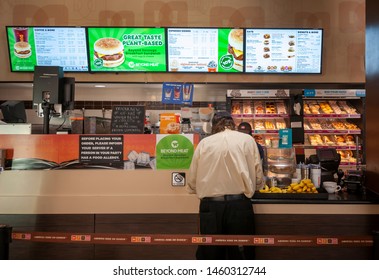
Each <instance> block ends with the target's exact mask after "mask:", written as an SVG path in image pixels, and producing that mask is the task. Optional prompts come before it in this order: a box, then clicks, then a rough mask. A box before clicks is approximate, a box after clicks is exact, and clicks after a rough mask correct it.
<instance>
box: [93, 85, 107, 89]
mask: <svg viewBox="0 0 379 280" xmlns="http://www.w3.org/2000/svg"><path fill="white" fill-rule="evenodd" d="M95 87H98V88H104V87H105V85H95Z"/></svg>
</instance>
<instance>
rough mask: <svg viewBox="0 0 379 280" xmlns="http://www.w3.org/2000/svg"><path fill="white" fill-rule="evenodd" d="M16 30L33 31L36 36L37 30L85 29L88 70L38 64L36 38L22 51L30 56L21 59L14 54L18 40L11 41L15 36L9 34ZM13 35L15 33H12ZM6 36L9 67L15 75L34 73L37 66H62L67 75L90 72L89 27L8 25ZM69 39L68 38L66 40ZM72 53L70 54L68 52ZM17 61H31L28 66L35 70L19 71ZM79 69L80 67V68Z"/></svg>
mask: <svg viewBox="0 0 379 280" xmlns="http://www.w3.org/2000/svg"><path fill="white" fill-rule="evenodd" d="M14 28H21V29H28V31H27V32H29V30H30V29H33V34H34V30H35V29H38V28H44V29H49V28H54V29H64V28H71V29H83V32H84V37H83V41H84V44H85V45H84V47H85V56H86V63H87V65H86V66H87V69H85V70H72V69H71V70H70V69H67V68H66V67H65V66H64V65H45V64H37V58H36V51H35V49H33V48H35V47H36V46H35V41H34V38H33V44H28V46H27V47H26V49H21V51H23V52H30V53H29V54H26V55H24V54H21V55H20V56H19V57H17V56H16V55H15V54H14V50H15V48H14V41H16V39H15V38H14V39H12V40H10V37H13V36H14V35H13V34H9V32H11V31H9V30H11V29H14ZM12 33H13V32H12ZM5 34H6V37H7V49H8V58H9V67H10V70H11V72H15V73H28V72H34V67H35V66H61V67H63V68H64V72H67V73H88V72H89V62H88V44H87V27H86V26H40V25H36V26H35V25H7V26H5ZM66 39H67V38H66ZM68 53H70V52H68ZM15 59H29V61H27V62H28V63H30V64H29V65H28V67H31V66H33V69H30V70H28V69H26V70H22V69H21V70H17V69H15V68H14V67H13V63H15V64H16V63H17V61H15ZM78 67H79V66H78Z"/></svg>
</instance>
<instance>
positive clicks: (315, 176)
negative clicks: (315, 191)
mask: <svg viewBox="0 0 379 280" xmlns="http://www.w3.org/2000/svg"><path fill="white" fill-rule="evenodd" d="M311 180H312V183H313V185H314V186H315V187H316V188H319V187H320V185H321V166H320V165H319V164H313V165H312V166H311Z"/></svg>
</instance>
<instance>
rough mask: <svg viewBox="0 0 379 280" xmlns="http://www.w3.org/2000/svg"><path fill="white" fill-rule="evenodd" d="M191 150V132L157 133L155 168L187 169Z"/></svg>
mask: <svg viewBox="0 0 379 280" xmlns="http://www.w3.org/2000/svg"><path fill="white" fill-rule="evenodd" d="M193 152H194V145H193V135H192V134H171V135H167V134H159V135H157V145H156V162H157V169H188V168H189V167H190V165H191V161H192V157H193Z"/></svg>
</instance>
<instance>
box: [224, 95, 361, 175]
mask: <svg viewBox="0 0 379 280" xmlns="http://www.w3.org/2000/svg"><path fill="white" fill-rule="evenodd" d="M278 92H280V94H278ZM362 92H363V93H362ZM295 95H301V98H302V109H301V112H300V115H299V118H300V119H301V122H302V128H303V130H304V142H302V143H296V144H295V147H296V151H297V153H302V154H304V156H305V158H307V157H309V156H310V155H312V154H315V153H316V150H317V149H321V148H335V149H336V150H337V152H338V153H339V154H340V156H341V167H342V168H346V169H358V168H359V166H362V165H364V164H365V153H364V145H365V129H364V127H365V115H364V112H365V110H364V108H365V92H364V90H312V94H309V92H308V91H307V90H303V91H302V94H299V91H298V90H238V91H235V90H231V91H228V94H227V109H228V110H230V112H231V114H232V116H233V118H234V120H235V122H236V124H237V125H238V124H240V123H241V122H248V123H250V124H251V127H252V129H253V131H252V134H253V136H254V138H255V140H256V141H257V142H258V143H260V144H261V145H263V146H265V147H266V148H270V147H272V145H271V141H272V140H273V139H277V138H278V134H279V130H280V129H285V128H290V127H291V120H290V119H291V117H292V114H293V111H294V110H292V108H291V107H292V103H291V98H293V96H295ZM302 133H303V132H302Z"/></svg>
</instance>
